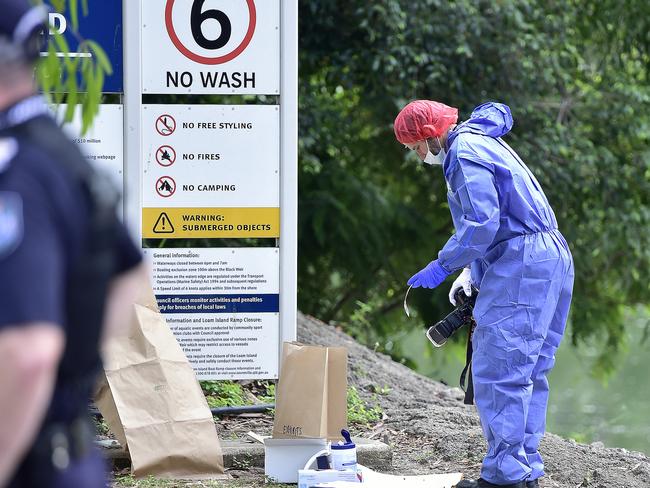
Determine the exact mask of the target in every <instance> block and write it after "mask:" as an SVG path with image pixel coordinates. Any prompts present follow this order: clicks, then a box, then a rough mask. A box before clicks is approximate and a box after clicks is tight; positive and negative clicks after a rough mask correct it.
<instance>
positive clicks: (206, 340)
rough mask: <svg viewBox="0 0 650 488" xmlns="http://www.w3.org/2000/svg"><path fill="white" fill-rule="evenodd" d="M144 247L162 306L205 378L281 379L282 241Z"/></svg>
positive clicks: (170, 324)
mask: <svg viewBox="0 0 650 488" xmlns="http://www.w3.org/2000/svg"><path fill="white" fill-rule="evenodd" d="M144 252H145V255H146V256H147V258H148V259H149V260H150V262H151V264H152V273H153V276H152V278H153V279H152V283H153V288H154V292H155V294H156V299H157V301H158V306H159V307H160V311H161V313H162V314H163V315H164V317H165V319H166V320H167V324H168V325H169V327H170V328H171V330H172V331H173V332H174V334H175V336H176V338H177V340H178V342H179V344H180V345H181V347H182V348H183V351H184V352H185V354H186V355H187V358H188V360H189V361H190V363H191V364H192V366H193V367H194V370H195V371H196V374H197V377H198V378H199V379H205V380H208V379H211V380H219V379H250V378H259V379H263V378H277V376H278V364H279V349H278V347H277V343H278V340H279V337H280V317H279V290H280V275H279V271H280V266H279V259H280V258H279V250H278V249H277V248H237V249H230V248H217V249H186V248H169V249H145V250H144Z"/></svg>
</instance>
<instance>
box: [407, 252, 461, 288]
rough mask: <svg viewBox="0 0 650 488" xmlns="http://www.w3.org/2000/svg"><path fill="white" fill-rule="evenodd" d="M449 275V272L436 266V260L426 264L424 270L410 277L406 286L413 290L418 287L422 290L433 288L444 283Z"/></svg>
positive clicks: (438, 265)
mask: <svg viewBox="0 0 650 488" xmlns="http://www.w3.org/2000/svg"><path fill="white" fill-rule="evenodd" d="M450 274H451V273H449V271H447V270H446V269H445V268H443V267H442V266H440V264H438V260H437V259H436V260H435V261H431V262H430V263H429V264H427V266H426V268H424V269H422V270H420V271H418V272H417V273H415V274H414V275H413V276H411V279H410V280H408V284H409V285H410V286H412V287H413V288H418V287H420V286H421V287H423V288H435V287H436V286H438V285H439V284H440V283H442V282H443V281H445V278H447V276H449V275H450Z"/></svg>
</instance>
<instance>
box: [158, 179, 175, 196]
mask: <svg viewBox="0 0 650 488" xmlns="http://www.w3.org/2000/svg"><path fill="white" fill-rule="evenodd" d="M175 192H176V182H175V181H174V178H172V177H171V176H161V177H160V178H158V181H156V193H158V195H160V196H161V197H163V198H169V197H171V196H172V195H173V194H174V193H175Z"/></svg>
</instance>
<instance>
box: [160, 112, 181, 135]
mask: <svg viewBox="0 0 650 488" xmlns="http://www.w3.org/2000/svg"><path fill="white" fill-rule="evenodd" d="M175 130H176V119H174V117H172V116H171V115H168V114H163V115H161V116H160V117H158V118H157V119H156V132H158V134H160V135H161V136H165V137H167V136H171V135H172V134H173V133H174V131H175Z"/></svg>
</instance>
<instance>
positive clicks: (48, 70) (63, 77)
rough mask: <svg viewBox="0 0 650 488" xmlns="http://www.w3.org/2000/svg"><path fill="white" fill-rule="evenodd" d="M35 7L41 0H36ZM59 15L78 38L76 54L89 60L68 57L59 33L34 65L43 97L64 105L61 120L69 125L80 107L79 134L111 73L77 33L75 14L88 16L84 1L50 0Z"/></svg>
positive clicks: (89, 42) (91, 44) (96, 51)
mask: <svg viewBox="0 0 650 488" xmlns="http://www.w3.org/2000/svg"><path fill="white" fill-rule="evenodd" d="M38 3H39V4H42V3H43V0H38ZM51 5H52V6H53V7H54V9H55V10H56V11H57V12H59V13H64V12H67V13H68V14H69V18H70V21H71V24H72V25H71V29H72V32H73V34H74V35H75V36H76V37H77V38H78V39H79V47H78V50H77V51H78V52H79V53H81V54H84V53H87V54H90V56H89V57H85V56H78V57H71V56H69V54H70V48H69V46H68V43H67V41H66V39H65V38H64V37H63V35H61V34H59V33H54V34H52V35H51V36H50V39H51V42H48V48H47V56H44V57H43V58H42V59H41V60H40V62H39V63H38V65H37V68H36V77H37V81H38V85H39V87H40V89H41V90H42V92H43V94H44V96H45V97H46V99H47V100H48V102H50V103H51V104H53V105H59V104H61V103H64V102H65V103H66V104H67V105H66V111H65V115H64V121H65V122H70V121H71V120H72V118H73V116H74V113H75V110H76V107H77V105H78V104H80V105H81V115H82V132H84V133H85V132H86V131H87V130H88V129H89V128H90V126H91V125H92V121H93V119H94V118H95V115H97V113H98V111H99V105H100V103H101V100H102V88H103V86H104V78H105V77H106V75H110V74H112V67H111V63H110V61H109V59H108V57H107V56H106V53H105V52H104V50H103V49H102V48H101V46H99V45H98V44H97V43H96V42H94V41H92V40H90V39H83V38H82V37H81V35H80V34H79V14H80V11H81V14H82V15H84V16H85V15H88V0H51Z"/></svg>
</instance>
